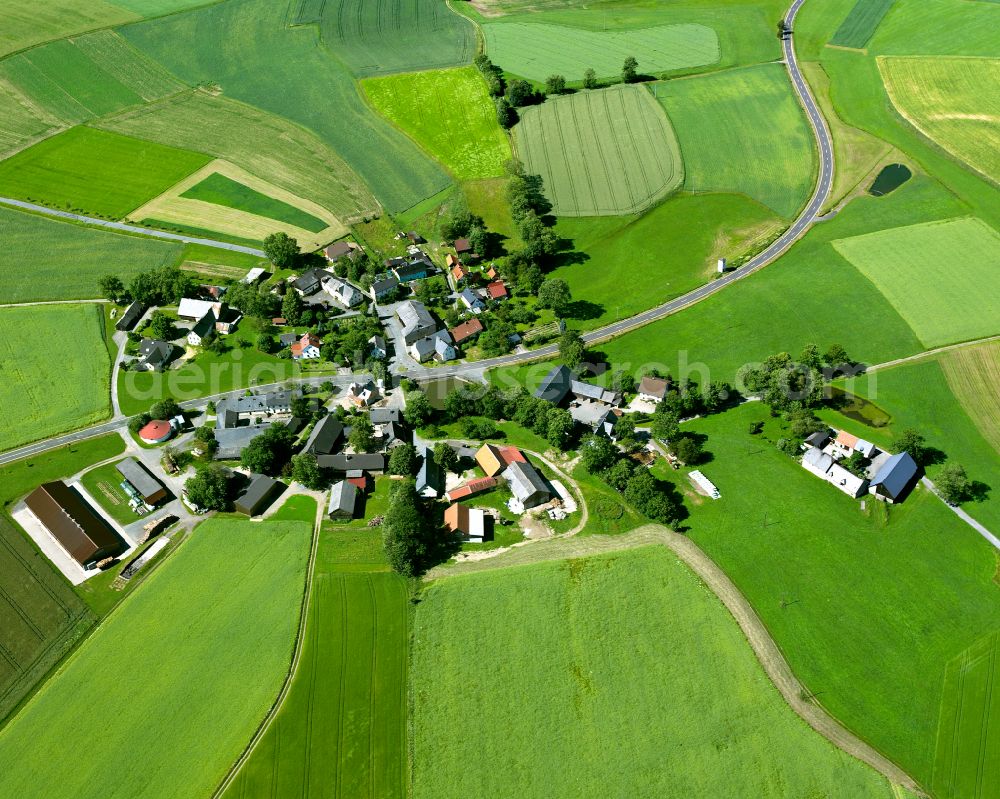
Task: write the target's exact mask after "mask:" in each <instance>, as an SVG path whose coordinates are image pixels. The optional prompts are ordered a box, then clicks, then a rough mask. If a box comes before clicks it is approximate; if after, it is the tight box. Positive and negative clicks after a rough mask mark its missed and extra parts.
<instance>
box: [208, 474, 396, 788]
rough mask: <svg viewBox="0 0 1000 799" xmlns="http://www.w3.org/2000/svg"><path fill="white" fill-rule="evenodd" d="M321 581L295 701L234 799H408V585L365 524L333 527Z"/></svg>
mask: <svg viewBox="0 0 1000 799" xmlns="http://www.w3.org/2000/svg"><path fill="white" fill-rule="evenodd" d="M389 484H390V481H389V480H388V479H385V480H380V481H379V484H378V488H377V493H376V496H375V497H372V498H369V500H368V508H367V510H366V514H365V515H366V516H367V517H371V516H372V515H373V514H374V513H375V512H377V511H378V509H379V508H381V509H383V510H384V508H383V506H382V501H383V499H384V495H385V494H386V493H387V491H388V488H389ZM292 499H296V498H295V497H293V498H292ZM291 501H292V500H291V499H290V500H289V501H288V502H289V503H291ZM280 512H281V511H279V513H280ZM313 513H314V515H315V503H313ZM313 579H314V582H313V595H312V599H311V601H310V604H309V611H308V621H307V624H306V631H305V641H304V645H303V650H302V657H301V660H300V661H299V666H298V670H297V672H296V674H295V677H294V678H293V680H292V685H291V688H290V690H289V693H288V695H287V696H286V698H285V700H284V702H283V703H282V706H281V709H280V710H279V711H278V715H277V716H276V717H275V719H274V721H273V722H272V724H271V726H270V727H269V729H268V730H267V732H266V733H265V735H264V737H263V738H262V739H261V741H260V743H259V744H258V746H257V748H256V749H255V750H254V752H253V754H252V755H251V757H250V759H249V760H248V761H247V762H246V763H245V764H244V765H243V767H242V768H241V769H240V771H239V773H238V774H237V776H236V778H235V780H234V781H233V783H232V784H231V785H230V786H229V787H228V788H227V790H226V792H225V794H224V796H225V798H226V799H266V797H272V796H329V797H333V796H344V797H347V796H375V797H379V799H403V798H404V797H405V796H406V795H407V792H406V786H407V768H406V756H407V755H406V752H407V749H406V738H407V734H406V719H407V705H406V673H407V668H408V666H407V664H408V637H409V621H408V616H409V602H408V596H409V593H408V589H407V585H406V582H405V581H404V580H403V579H402V578H400V577H398V576H397V575H395V574H393V573H391V572H389V571H388V568H387V567H386V565H385V563H384V555H383V553H382V544H381V534H380V532H379V530H378V529H377V528H375V529H371V528H367V527H366V526H365V522H364V521H355V522H352V523H350V524H348V525H343V524H330V523H329V522H326V523H324V529H323V532H322V534H321V537H320V543H319V551H318V552H317V557H316V568H315V571H314V578H313Z"/></svg>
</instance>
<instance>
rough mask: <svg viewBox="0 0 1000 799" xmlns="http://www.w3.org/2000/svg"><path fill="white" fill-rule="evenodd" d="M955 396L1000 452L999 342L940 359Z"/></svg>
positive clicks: (970, 348)
mask: <svg viewBox="0 0 1000 799" xmlns="http://www.w3.org/2000/svg"><path fill="white" fill-rule="evenodd" d="M938 363H940V364H941V368H942V370H944V375H945V378H946V379H947V380H948V385H949V386H950V387H951V390H952V392H953V393H954V395H955V398H956V399H957V400H958V401H959V402H960V403H961V404H962V407H963V408H965V411H966V413H968V414H969V417H970V418H971V419H972V420H973V422H975V424H976V426H977V427H978V428H979V432H980V433H982V435H983V438H985V439H986V440H987V441H989V442H990V443H991V444H992V445H993V448H994V449H995V450H996V451H997V453H998V454H1000V404H998V403H997V402H996V397H998V396H1000V342H998V341H993V342H990V343H988V344H982V345H980V346H977V347H964V348H962V349H959V350H953V351H952V352H946V353H943V354H942V355H941V356H940V357H939V358H938Z"/></svg>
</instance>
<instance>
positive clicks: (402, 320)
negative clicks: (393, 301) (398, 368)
mask: <svg viewBox="0 0 1000 799" xmlns="http://www.w3.org/2000/svg"><path fill="white" fill-rule="evenodd" d="M396 319H397V320H399V324H400V326H401V327H402V329H403V331H402V332H403V342H404V343H405V344H406V345H407V346H409V345H410V344H412V343H413V342H415V341H418V340H419V339H422V338H426V337H427V336H429V335H431V334H432V333H433V332H434V331H435V330H437V322H435V321H434V317H433V316H431V315H430V312H429V311H428V310H427V307H426V306H425V305H424V304H423V303H422V302H418V301H416V300H407V301H406V302H402V303H400V304H399V306H398V307H397V308H396Z"/></svg>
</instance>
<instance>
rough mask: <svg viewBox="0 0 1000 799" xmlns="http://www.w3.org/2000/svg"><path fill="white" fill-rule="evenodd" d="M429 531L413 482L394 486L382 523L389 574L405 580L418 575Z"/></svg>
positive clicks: (403, 481) (404, 482)
mask: <svg viewBox="0 0 1000 799" xmlns="http://www.w3.org/2000/svg"><path fill="white" fill-rule="evenodd" d="M429 531H430V524H429V522H428V515H427V514H426V513H425V511H424V508H423V506H422V503H421V502H420V497H419V496H417V490H416V486H415V484H414V482H413V480H412V479H408V480H402V481H399V482H397V483H396V484H395V485H394V486H393V488H392V495H391V498H390V500H389V508H388V510H386V513H385V518H384V519H383V520H382V545H383V547H384V548H385V555H386V559H387V560H388V561H389V566H390V567H391V568H392V570H393V571H395V572H396V573H398V574H402V575H403V576H405V577H412V576H413V575H416V574H419V573H420V570H421V568H422V566H423V560H424V557H425V556H426V554H427V541H428V534H429Z"/></svg>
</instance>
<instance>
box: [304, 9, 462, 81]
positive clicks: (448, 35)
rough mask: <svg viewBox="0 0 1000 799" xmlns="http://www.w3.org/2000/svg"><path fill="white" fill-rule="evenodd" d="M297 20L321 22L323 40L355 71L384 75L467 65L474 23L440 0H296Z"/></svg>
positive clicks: (311, 22) (356, 72)
mask: <svg viewBox="0 0 1000 799" xmlns="http://www.w3.org/2000/svg"><path fill="white" fill-rule="evenodd" d="M294 5H295V6H296V7H297V12H296V17H295V20H294V23H295V24H299V25H302V24H318V25H319V28H320V31H321V35H322V38H323V44H325V45H326V46H327V47H328V48H329V49H330V50H331V52H333V53H335V54H336V55H337V57H338V58H341V59H343V60H344V62H345V63H346V64H347V65H348V66H349V67H350V68H351V70H352V71H353V72H354V74H355V75H359V76H368V75H383V74H387V73H390V72H409V71H411V70H416V69H441V68H443V67H453V66H458V65H459V64H467V63H469V61H471V60H472V57H473V56H474V55H475V54H476V33H475V30H474V29H473V27H472V25H471V24H469V22H468V21H467V20H465V19H462V17H460V16H458V15H457V14H454V13H452V12H451V10H450V9H449V8H448V6H447V5H446V4H444V3H441V2H438V1H437V0H397V2H394V3H370V2H365V0H326V2H322V1H320V2H317V0H296V2H295V4H294Z"/></svg>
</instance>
